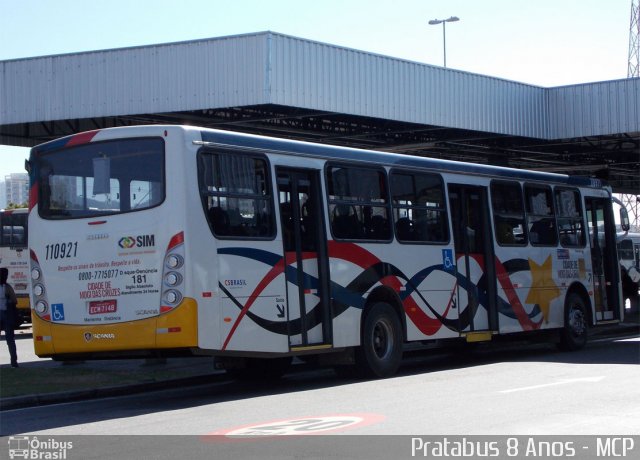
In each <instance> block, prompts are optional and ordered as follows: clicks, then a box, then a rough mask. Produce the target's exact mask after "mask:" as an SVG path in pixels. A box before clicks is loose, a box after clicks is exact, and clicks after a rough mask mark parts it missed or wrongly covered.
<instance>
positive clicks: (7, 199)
mask: <svg viewBox="0 0 640 460" xmlns="http://www.w3.org/2000/svg"><path fill="white" fill-rule="evenodd" d="M0 188H1V191H0V208H6V207H7V206H9V204H10V203H15V204H22V203H27V202H28V201H29V175H28V174H26V173H13V174H9V175H7V176H4V181H3V182H2V183H1V184H0Z"/></svg>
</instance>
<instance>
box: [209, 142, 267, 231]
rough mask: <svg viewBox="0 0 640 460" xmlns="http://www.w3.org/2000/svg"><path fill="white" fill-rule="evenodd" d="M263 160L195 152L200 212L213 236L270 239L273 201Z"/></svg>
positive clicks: (248, 156)
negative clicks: (205, 217)
mask: <svg viewBox="0 0 640 460" xmlns="http://www.w3.org/2000/svg"><path fill="white" fill-rule="evenodd" d="M268 171H269V168H268V165H267V161H266V159H265V158H262V157H260V156H253V155H242V154H238V153H237V152H212V151H208V150H203V151H201V152H199V153H198V181H199V188H200V194H201V199H202V204H203V208H204V212H206V215H207V219H208V221H209V225H210V226H211V229H212V230H213V233H214V234H215V236H217V237H224V238H242V239H246V238H255V239H266V238H271V237H273V236H275V235H274V232H275V224H274V220H273V212H272V209H273V202H272V195H271V187H270V185H269V184H270V182H269V174H268Z"/></svg>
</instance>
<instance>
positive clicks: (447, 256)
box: [442, 249, 456, 272]
mask: <svg viewBox="0 0 640 460" xmlns="http://www.w3.org/2000/svg"><path fill="white" fill-rule="evenodd" d="M442 266H443V267H444V269H445V270H447V271H449V272H452V271H455V269H456V265H455V264H454V263H453V249H443V250H442Z"/></svg>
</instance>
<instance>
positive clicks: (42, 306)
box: [36, 300, 49, 315]
mask: <svg viewBox="0 0 640 460" xmlns="http://www.w3.org/2000/svg"><path fill="white" fill-rule="evenodd" d="M48 308H49V306H48V305H47V302H45V301H43V300H40V301H39V302H37V303H36V312H38V314H39V315H44V314H45V313H46V312H47V309H48Z"/></svg>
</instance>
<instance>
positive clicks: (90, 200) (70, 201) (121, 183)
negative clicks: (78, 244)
mask: <svg viewBox="0 0 640 460" xmlns="http://www.w3.org/2000/svg"><path fill="white" fill-rule="evenodd" d="M36 162H37V163H36V171H37V172H36V174H37V181H38V184H39V199H38V203H39V208H38V213H39V215H40V217H42V218H44V219H73V218H81V217H96V216H101V215H108V214H119V213H124V212H131V211H137V210H142V209H148V208H151V207H154V206H157V205H159V204H160V203H161V202H162V201H163V200H164V194H165V187H164V141H163V140H162V139H161V138H145V139H120V140H115V141H106V142H100V143H91V144H85V145H81V146H77V147H72V148H69V149H66V150H58V151H54V152H52V153H49V152H47V153H44V154H42V155H41V156H40V157H39V158H38V159H37V160H36Z"/></svg>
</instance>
